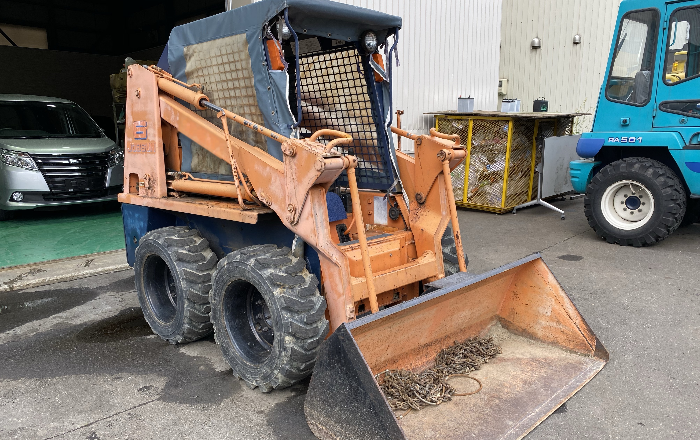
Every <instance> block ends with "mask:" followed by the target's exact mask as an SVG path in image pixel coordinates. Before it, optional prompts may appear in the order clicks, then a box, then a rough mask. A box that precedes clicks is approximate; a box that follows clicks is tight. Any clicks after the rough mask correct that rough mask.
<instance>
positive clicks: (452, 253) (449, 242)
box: [442, 226, 469, 277]
mask: <svg viewBox="0 0 700 440" xmlns="http://www.w3.org/2000/svg"><path fill="white" fill-rule="evenodd" d="M442 263H443V264H444V266H445V276H446V277H448V276H450V275H454V274H456V273H457V272H459V260H458V259H457V245H456V244H455V237H454V234H453V233H452V228H451V227H449V226H448V227H447V229H445V233H444V234H442ZM464 264H465V265H466V266H469V259H468V258H467V253H466V252H465V253H464Z"/></svg>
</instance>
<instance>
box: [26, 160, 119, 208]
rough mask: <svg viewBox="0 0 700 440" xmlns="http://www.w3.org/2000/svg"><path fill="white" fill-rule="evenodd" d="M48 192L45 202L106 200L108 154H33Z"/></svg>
mask: <svg viewBox="0 0 700 440" xmlns="http://www.w3.org/2000/svg"><path fill="white" fill-rule="evenodd" d="M31 156H32V159H34V162H36V166H37V167H38V168H39V170H40V171H41V174H43V175H44V180H46V184H47V185H48V186H49V190H51V193H50V194H45V195H44V200H46V201H49V202H52V201H63V200H81V199H92V198H99V197H105V196H107V194H108V192H107V188H106V187H105V181H106V178H107V167H108V165H107V160H108V153H95V154H32V155H31Z"/></svg>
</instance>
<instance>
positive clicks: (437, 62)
mask: <svg viewBox="0 0 700 440" xmlns="http://www.w3.org/2000/svg"><path fill="white" fill-rule="evenodd" d="M336 1H340V2H341V3H347V4H352V5H355V6H360V7H363V8H369V9H374V10H377V11H381V12H386V13H388V14H393V15H398V16H400V17H402V18H403V28H402V29H401V32H400V39H399V60H400V62H401V66H400V67H399V68H396V69H395V70H394V85H393V90H394V108H395V109H400V110H404V111H405V114H404V116H402V117H401V123H402V124H401V125H402V128H404V129H406V130H410V131H415V132H427V131H428V129H429V128H430V127H432V124H433V118H432V116H425V115H423V113H425V112H431V111H440V110H457V98H458V97H459V96H460V95H461V96H462V97H467V96H468V95H471V96H472V97H474V98H475V107H476V108H477V109H482V110H496V108H497V105H498V64H499V49H498V46H499V43H500V33H501V29H500V22H501V0H432V1H424V0H336Z"/></svg>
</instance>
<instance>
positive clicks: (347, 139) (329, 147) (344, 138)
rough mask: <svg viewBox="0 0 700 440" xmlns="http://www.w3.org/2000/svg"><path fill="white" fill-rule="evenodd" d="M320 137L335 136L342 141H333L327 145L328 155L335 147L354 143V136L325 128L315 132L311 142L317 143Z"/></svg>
mask: <svg viewBox="0 0 700 440" xmlns="http://www.w3.org/2000/svg"><path fill="white" fill-rule="evenodd" d="M320 136H334V137H337V138H340V139H333V140H332V141H330V142H329V143H328V144H327V145H326V153H328V152H329V151H331V150H332V149H333V148H334V147H336V146H338V145H347V144H350V143H352V142H353V138H352V136H350V135H349V134H347V133H345V132H342V131H338V130H330V129H327V128H324V129H323V130H318V131H316V132H314V134H312V135H311V137H310V138H309V140H310V141H311V142H316V139H318V138H319V137H320Z"/></svg>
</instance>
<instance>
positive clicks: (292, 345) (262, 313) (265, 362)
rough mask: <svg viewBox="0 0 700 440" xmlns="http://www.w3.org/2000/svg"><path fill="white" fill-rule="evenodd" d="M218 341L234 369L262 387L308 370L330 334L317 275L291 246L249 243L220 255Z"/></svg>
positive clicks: (215, 302)
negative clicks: (294, 252)
mask: <svg viewBox="0 0 700 440" xmlns="http://www.w3.org/2000/svg"><path fill="white" fill-rule="evenodd" d="M211 306H212V309H211V319H212V323H213V324H214V335H215V338H216V342H217V343H218V344H219V346H220V348H221V352H222V353H223V355H224V358H225V359H226V361H227V362H228V363H229V365H230V366H231V368H232V369H233V373H234V374H235V375H237V376H238V377H239V378H241V379H243V380H244V381H245V382H246V383H247V384H248V386H250V387H251V388H255V387H259V388H260V389H261V390H262V391H263V392H269V391H272V390H273V389H279V388H285V387H288V386H290V385H292V384H294V383H295V382H298V381H300V380H302V379H304V378H306V377H308V376H309V375H311V372H312V370H313V367H314V364H315V363H316V354H317V351H318V349H319V346H320V345H321V342H323V340H324V339H325V337H326V335H328V321H327V320H326V317H325V313H326V300H325V299H324V298H323V297H322V296H321V295H320V294H319V292H318V280H317V279H316V277H315V276H314V275H312V274H310V273H309V272H308V270H307V269H306V262H305V260H304V259H302V258H295V257H293V256H292V251H291V250H290V249H289V248H286V247H283V248H277V246H275V245H263V246H250V247H247V248H243V249H240V250H238V251H235V252H232V253H230V254H229V255H227V256H226V257H225V258H223V259H222V260H221V261H219V264H218V266H217V269H216V272H215V273H214V276H213V278H212V290H211Z"/></svg>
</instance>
